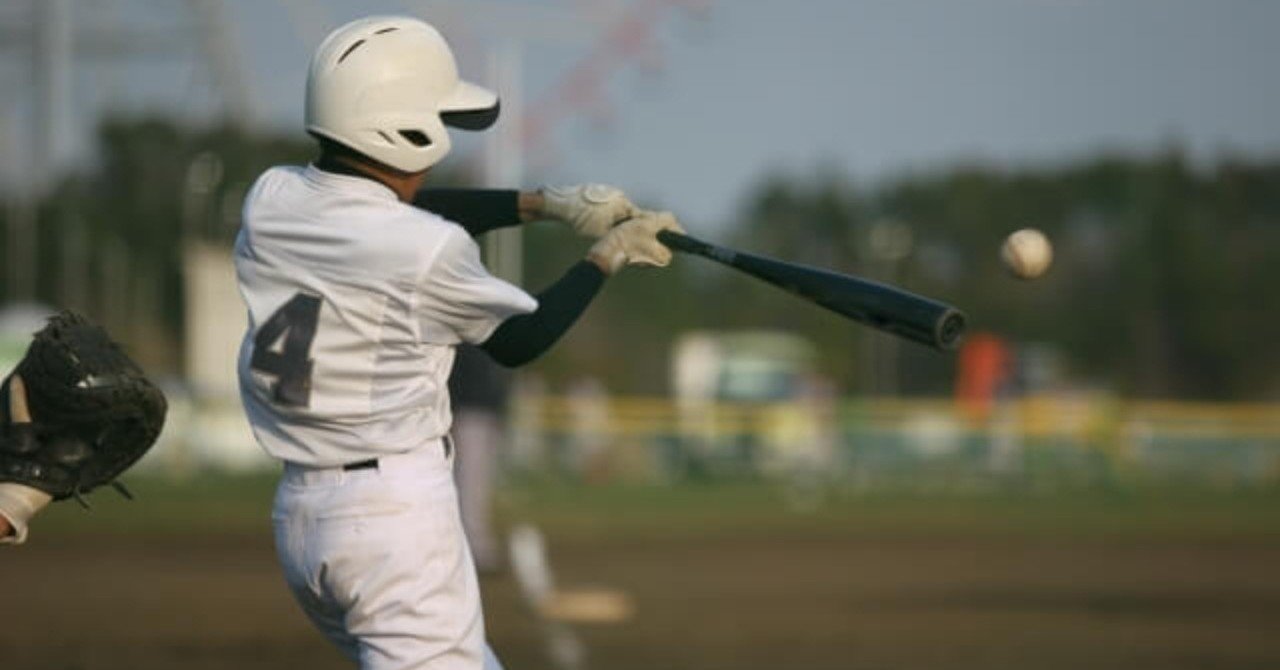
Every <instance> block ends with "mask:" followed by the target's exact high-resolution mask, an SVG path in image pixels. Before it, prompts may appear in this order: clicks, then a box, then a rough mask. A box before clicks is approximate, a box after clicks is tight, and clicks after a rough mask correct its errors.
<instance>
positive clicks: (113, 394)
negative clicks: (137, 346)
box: [0, 312, 167, 500]
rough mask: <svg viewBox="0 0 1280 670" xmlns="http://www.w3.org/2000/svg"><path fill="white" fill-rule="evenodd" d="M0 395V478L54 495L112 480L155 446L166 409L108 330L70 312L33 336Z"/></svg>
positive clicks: (75, 492)
mask: <svg viewBox="0 0 1280 670" xmlns="http://www.w3.org/2000/svg"><path fill="white" fill-rule="evenodd" d="M24 387H25V394H24V393H23V388H24ZM24 395H25V400H26V402H22V400H23V396H24ZM0 396H3V398H2V400H3V402H0V408H3V411H4V412H5V413H6V416H5V417H4V418H5V421H4V435H2V436H0V438H3V439H0V482H14V483H18V484H24V485H26V486H30V487H32V488H37V489H40V490H41V491H44V492H46V493H48V494H49V495H51V496H53V498H54V500H61V499H63V498H67V497H70V496H75V497H76V498H79V497H80V495H81V494H82V493H87V492H89V491H91V490H93V489H94V488H96V487H98V486H101V485H103V484H109V483H110V484H114V483H115V479H116V477H118V476H119V475H120V473H122V472H124V471H125V470H126V469H128V468H129V466H131V465H133V464H134V463H135V462H137V460H138V459H139V458H141V457H142V455H143V454H145V453H146V452H147V450H148V449H150V448H151V445H152V444H154V443H155V440H156V437H157V436H158V435H159V434H160V428H161V427H162V426H163V425H164V416H165V410H166V408H167V406H166V403H165V399H164V395H163V394H162V393H161V392H160V390H159V389H158V388H156V387H155V385H154V384H152V383H151V382H150V381H149V380H148V379H147V378H146V376H145V375H144V374H143V373H142V370H141V369H139V368H138V366H137V365H136V364H135V363H134V362H133V361H132V360H130V359H129V357H128V356H126V355H125V353H124V352H123V351H121V350H120V347H119V346H118V345H116V343H114V342H112V341H111V338H110V337H108V336H107V333H106V331H104V330H103V329H102V328H100V327H98V326H96V325H94V324H93V323H91V322H90V321H89V320H87V319H85V318H84V317H82V316H80V315H79V314H75V313H74V312H62V313H60V314H58V315H57V316H54V317H53V318H51V319H50V320H49V323H48V325H46V326H45V327H44V329H42V330H41V331H40V332H38V333H36V335H35V339H34V340H32V342H31V346H30V347H29V348H28V349H27V354H26V356H24V357H23V359H22V361H20V362H19V363H18V367H17V368H16V369H15V370H14V372H13V374H11V375H10V376H9V377H8V378H7V379H5V381H4V385H3V387H0ZM122 492H123V490H122Z"/></svg>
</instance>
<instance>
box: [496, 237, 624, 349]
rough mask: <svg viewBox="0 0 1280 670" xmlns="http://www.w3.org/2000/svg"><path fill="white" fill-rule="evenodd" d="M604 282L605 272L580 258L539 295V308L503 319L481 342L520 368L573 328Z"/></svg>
mask: <svg viewBox="0 0 1280 670" xmlns="http://www.w3.org/2000/svg"><path fill="white" fill-rule="evenodd" d="M603 285H604V272H602V271H601V270H600V268H599V267H597V266H596V264H595V263H592V262H591V261H585V260H584V261H580V262H578V263H577V264H575V265H574V266H573V267H571V268H569V271H568V272H566V273H564V276H563V277H561V278H560V280H559V281H557V282H556V283H554V284H552V285H551V286H550V287H548V288H547V290H545V291H543V292H542V293H539V294H538V309H536V310H534V311H533V312H531V313H529V314H521V315H519V316H513V317H511V318H510V319H507V320H506V321H503V322H502V325H500V326H498V329H497V330H495V331H493V335H491V336H489V339H488V340H485V342H484V344H481V345H480V348H481V349H484V350H485V351H486V352H487V353H488V354H489V356H491V357H492V358H493V360H495V361H497V362H499V363H501V364H502V365H505V366H507V367H512V368H513V367H517V366H520V365H524V364H525V363H528V362H529V361H532V360H533V359H535V358H537V357H538V356H541V355H542V354H543V353H544V352H545V351H546V350H547V349H550V348H551V345H553V344H555V343H556V340H559V339H560V336H562V335H564V334H565V331H567V330H569V326H572V325H573V323H574V322H575V321H577V320H578V317H579V316H582V312H583V311H584V310H586V309H587V305H589V304H591V300H592V298H595V297H596V293H599V292H600V287H601V286H603Z"/></svg>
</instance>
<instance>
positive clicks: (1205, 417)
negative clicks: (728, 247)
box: [510, 394, 1280, 486]
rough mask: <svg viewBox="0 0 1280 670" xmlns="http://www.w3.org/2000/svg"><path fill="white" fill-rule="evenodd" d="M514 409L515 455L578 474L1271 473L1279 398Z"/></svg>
mask: <svg viewBox="0 0 1280 670" xmlns="http://www.w3.org/2000/svg"><path fill="white" fill-rule="evenodd" d="M510 418H511V435H512V442H513V444H512V454H511V455H512V463H513V465H514V466H515V467H517V468H524V469H530V470H552V471H560V472H563V473H566V474H569V475H578V476H584V477H641V478H643V477H660V478H679V477H698V476H707V477H714V476H770V475H775V474H781V475H797V474H804V475H805V476H811V477H812V476H817V477H824V478H832V479H847V480H849V481H856V482H862V483H865V484H867V485H876V484H911V485H921V486H940V485H941V486H946V485H967V484H972V483H981V482H992V481H999V480H1010V481H1020V482H1030V483H1044V484H1053V483H1055V482H1073V483H1080V484H1099V485H1102V484H1111V483H1119V482H1126V481H1152V482H1203V483H1210V484H1224V485H1259V484H1261V485H1274V484H1276V483H1280V403H1190V402H1167V401H1128V400H1120V399H1115V398H1109V397H1090V396H1080V397H1056V396H1043V397H1028V398H1023V399H1018V400H1011V401H1006V402H999V403H994V404H992V405H990V406H987V407H972V406H965V405H962V404H958V403H956V402H954V401H951V400H932V399H925V400H919V399H888V398H862V399H845V400H836V399H818V400H811V401H796V402H785V403H763V404H745V403H732V404H731V403H711V402H676V401H674V400H671V399H667V398H658V397H605V396H603V395H598V394H597V395H592V394H583V395H578V396H541V397H539V396H529V395H526V396H518V397H517V398H515V402H514V404H513V408H512V414H511V417H510Z"/></svg>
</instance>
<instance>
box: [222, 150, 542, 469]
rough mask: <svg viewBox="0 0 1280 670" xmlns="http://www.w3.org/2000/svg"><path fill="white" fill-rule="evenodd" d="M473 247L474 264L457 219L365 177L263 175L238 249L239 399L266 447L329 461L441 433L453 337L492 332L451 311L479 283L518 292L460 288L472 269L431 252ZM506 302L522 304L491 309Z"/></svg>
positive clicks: (307, 172) (294, 172) (306, 172)
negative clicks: (462, 272) (241, 309)
mask: <svg viewBox="0 0 1280 670" xmlns="http://www.w3.org/2000/svg"><path fill="white" fill-rule="evenodd" d="M472 255H475V256H476V259H477V261H476V264H477V265H478V252H477V251H476V250H475V243H474V242H473V241H472V240H471V239H470V237H468V236H467V234H466V232H465V231H463V230H462V229H461V228H460V227H459V226H457V225H455V224H453V223H450V222H448V221H446V220H444V219H442V218H440V217H438V216H435V215H433V214H430V213H428V212H424V211H421V210H418V209H416V208H413V207H411V206H409V205H406V204H404V203H401V202H399V200H398V199H397V198H396V196H395V194H394V193H393V192H392V191H391V190H390V189H389V188H387V187H385V186H383V185H382V184H379V183H377V182H374V181H372V180H369V179H364V178H361V177H355V176H347V175H339V174H334V173H330V172H325V171H321V170H318V169H316V168H315V167H306V168H299V167H277V168H272V169H271V170H268V171H267V172H266V173H264V174H263V175H262V177H260V178H259V180H258V182H257V183H256V184H255V185H254V187H253V189H252V190H251V191H250V193H249V195H248V197H247V198H246V201H245V207H244V216H243V227H242V229H241V231H240V235H239V237H238V239H237V241H236V250H235V262H236V273H237V276H238V279H239V282H240V290H241V293H242V295H243V297H244V300H245V303H246V305H247V306H248V309H249V330H248V332H247V333H246V336H245V339H244V342H243V345H242V347H241V353H240V360H239V373H240V380H241V394H242V398H243V400H244V404H245V409H246V412H247V413H248V416H249V419H250V423H251V424H252V426H253V428H254V432H255V434H256V435H257V437H258V439H259V442H261V443H262V445H263V447H264V448H265V449H266V450H267V451H268V452H269V453H271V454H272V455H274V456H277V457H279V458H282V459H285V460H289V461H294V462H300V463H305V464H309V465H334V464H339V463H344V462H351V461H353V460H360V459H361V458H368V457H370V456H376V455H377V454H378V453H394V452H398V451H404V450H406V449H409V448H412V446H414V444H415V443H418V442H421V441H423V440H427V439H430V438H433V437H438V436H440V435H442V434H444V433H445V432H446V431H447V430H448V427H449V421H450V416H449V409H448V395H447V390H446V389H445V386H444V384H445V380H446V379H447V377H448V373H449V369H450V366H451V365H452V361H453V346H452V345H454V344H457V343H458V342H459V341H460V340H461V339H464V338H466V337H467V335H468V334H470V335H472V336H473V337H481V338H482V337H487V334H488V332H485V331H491V328H490V327H489V324H488V323H487V322H486V323H482V324H476V327H477V331H476V332H474V333H468V332H466V331H467V328H468V324H467V323H462V324H461V325H460V324H459V323H457V320H456V319H451V314H452V312H456V311H464V312H465V311H466V310H467V303H479V304H483V303H484V302H485V301H486V295H485V292H486V290H489V289H493V290H497V291H499V292H502V291H504V290H505V291H514V292H515V293H516V294H518V296H515V297H513V296H505V295H504V296H503V297H504V298H509V299H512V300H514V301H515V302H517V303H518V302H519V298H520V297H523V298H524V299H525V300H528V297H527V296H525V295H524V294H523V292H520V291H519V289H516V288H515V287H511V286H510V285H505V284H498V285H494V284H493V282H496V280H493V279H492V278H491V277H488V276H487V274H486V276H485V277H483V278H480V279H481V281H477V282H471V283H468V284H467V285H466V287H465V289H464V290H458V289H459V287H458V286H454V284H456V283H457V282H456V281H454V280H456V279H468V278H467V277H461V278H458V277H453V276H452V275H453V274H457V273H454V272H450V267H451V265H450V263H449V262H438V261H440V259H441V258H442V257H446V258H449V257H459V256H462V257H466V258H467V259H469V258H470V256H472ZM473 284H474V285H473ZM528 308H529V309H531V308H532V307H531V306H529V307H528ZM512 311H514V312H518V311H527V310H525V309H514V310H511V311H509V312H506V313H500V314H499V315H498V316H505V315H506V314H509V313H511V312H512ZM495 318H497V317H495ZM494 325H496V324H494Z"/></svg>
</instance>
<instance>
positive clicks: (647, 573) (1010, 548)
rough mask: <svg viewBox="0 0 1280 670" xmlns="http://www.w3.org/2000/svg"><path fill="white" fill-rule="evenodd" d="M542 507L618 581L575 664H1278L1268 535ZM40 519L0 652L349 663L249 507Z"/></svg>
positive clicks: (561, 567)
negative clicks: (579, 519) (169, 526)
mask: <svg viewBox="0 0 1280 670" xmlns="http://www.w3.org/2000/svg"><path fill="white" fill-rule="evenodd" d="M695 511H696V510H695ZM105 514H106V516H107V517H108V520H107V521H106V522H104V524H105V525H107V526H108V527H112V524H111V522H110V519H109V517H110V516H111V514H113V512H111V511H108V512H106V513H105ZM895 514H896V513H895ZM530 515H531V516H533V517H537V516H538V514H536V513H530ZM544 516H545V517H547V518H546V519H545V522H544V528H545V529H546V530H547V533H548V539H549V542H550V546H551V551H552V559H553V563H554V565H555V569H556V571H557V573H558V575H559V576H560V578H561V581H562V582H566V583H572V584H579V585H607V586H611V587H617V588H622V589H625V590H627V591H628V592H630V593H631V595H632V596H633V597H634V598H635V600H636V605H637V617H636V618H635V620H633V621H632V622H630V623H628V624H624V625H618V626H602V627H599V628H587V629H583V636H584V639H585V641H586V642H587V647H588V650H589V661H590V663H589V667H592V668H602V669H614V670H620V669H629V668H636V669H640V668H645V669H652V668H663V669H684V668H688V669H691V670H692V669H695V668H697V669H709V668H714V669H719V668H725V669H738V670H751V669H755V668H761V669H764V668H769V669H771V670H776V669H777V668H803V669H812V670H822V669H827V668H831V669H835V668H955V669H960V668H975V669H976V668H986V669H989V668H1071V669H1073V670H1075V669H1077V668H1081V667H1089V668H1139V667H1141V668H1207V667H1213V668H1272V667H1280V636H1277V635H1276V634H1275V631H1277V630H1280V574H1278V573H1277V566H1280V537H1277V536H1276V535H1275V534H1273V533H1271V532H1261V531H1259V532H1251V533H1244V532H1234V531H1233V532H1223V533H1196V532H1190V531H1188V532H1160V533H1146V534H1144V533H1132V532H1130V533H1122V534H1117V533H1087V532H1039V533H1035V532H1012V531H1007V530H999V531H992V530H991V529H989V528H988V529H981V530H980V531H976V532H958V531H957V529H956V528H955V527H948V528H941V529H939V528H923V529H922V528H918V527H914V526H912V525H909V524H907V525H903V526H902V527H899V528H896V529H893V530H887V529H885V528H883V527H881V526H882V525H883V524H878V523H857V522H849V521H847V519H846V522H840V521H839V517H833V518H832V519H831V520H821V521H814V520H809V521H804V522H797V523H794V524H792V523H787V522H785V521H777V520H775V521H772V522H769V523H766V524H761V525H760V526H759V527H755V528H753V527H752V526H751V525H750V524H740V525H735V524H717V525H715V526H707V527H705V528H703V530H699V529H698V528H699V527H698V526H697V525H696V524H694V525H693V526H677V525H676V524H672V525H671V527H672V528H674V529H675V530H673V531H672V532H670V533H666V532H662V531H661V530H660V529H661V525H658V526H653V525H649V524H631V525H630V526H628V525H627V522H626V521H625V519H626V513H625V511H621V512H619V517H618V518H619V519H621V521H619V522H618V523H619V524H620V525H619V526H618V528H619V530H616V531H614V532H609V531H605V530H600V528H607V527H609V526H610V524H609V522H608V519H603V520H601V521H600V525H599V526H598V527H597V526H595V525H591V524H580V523H573V522H572V520H570V521H564V522H558V521H556V519H555V518H554V517H555V515H554V514H551V513H546V514H544ZM898 516H903V515H898ZM905 517H906V518H910V517H911V515H910V514H907V515H905ZM886 518H887V517H886ZM1202 522H1203V523H1208V522H1207V521H1204V520H1202ZM1224 523H1226V520H1224ZM48 525H49V527H48V528H45V529H43V530H44V532H43V533H42V534H40V533H38V534H37V535H36V536H35V538H34V542H33V543H32V544H30V545H28V546H26V547H23V548H20V549H17V550H5V551H2V552H0V588H2V589H3V591H4V593H5V596H6V601H7V604H8V605H9V607H7V608H6V614H4V615H3V619H2V620H3V624H2V625H0V667H4V668H6V669H8V668H14V669H22V670H26V669H46V668H48V669H51V670H115V669H121V670H123V669H125V668H128V669H131V670H148V669H151V668H175V667H181V668H184V669H187V670H200V669H204V668H238V669H242V670H256V669H259V668H262V669H265V668H314V669H316V670H324V669H325V668H344V667H348V666H347V665H346V664H345V663H344V662H343V661H342V660H341V659H340V658H338V657H337V656H336V654H335V653H334V652H333V651H331V650H330V649H329V648H328V647H327V646H326V644H325V643H324V642H323V641H322V640H321V639H320V638H319V636H318V635H317V634H315V633H313V632H312V631H311V629H310V628H309V627H308V624H307V623H306V622H305V621H304V620H303V618H302V616H301V614H300V613H299V612H298V611H297V610H296V609H295V608H294V606H293V603H292V602H291V601H290V600H289V596H288V595H287V593H286V592H285V590H284V587H283V585H282V583H281V582H280V579H279V576H278V574H277V572H276V567H275V563H274V557H273V555H272V551H271V547H270V544H269V542H270V540H269V536H268V534H267V532H266V528H265V526H262V527H261V528H260V529H259V528H255V527H254V526H256V525H257V522H256V521H253V520H251V521H247V522H245V523H244V524H240V525H236V524H230V525H232V526H235V527H230V528H228V527H224V528H221V529H219V530H211V531H207V532H203V533H197V532H175V531H172V530H166V531H163V532H150V531H145V530H135V531H128V530H119V531H117V530H114V529H113V530H112V531H111V532H92V531H85V530H83V529H81V527H80V526H79V525H78V522H77V524H74V525H72V524H59V523H51V524H48ZM224 525H226V524H224ZM1210 527H1216V526H1212V525H1211V526H1210ZM624 530H625V532H624ZM1264 531H1265V528H1264ZM485 591H486V598H487V608H488V621H489V629H490V633H491V635H490V636H491V639H492V641H493V644H494V646H495V648H496V649H497V650H498V652H499V654H500V655H501V656H502V657H503V659H504V661H505V662H506V664H507V666H508V667H509V668H511V669H512V670H527V669H529V668H547V667H550V666H549V663H548V662H547V660H546V656H545V653H544V647H543V643H542V641H541V639H540V638H539V632H538V628H537V626H536V624H535V622H534V621H533V620H532V619H531V618H530V616H529V615H528V613H527V612H526V611H525V610H524V609H523V608H522V606H521V605H520V603H519V602H518V599H517V598H516V594H515V588H514V585H513V584H512V583H511V582H510V580H509V578H507V577H502V576H499V577H495V578H491V579H488V580H487V581H486V582H485Z"/></svg>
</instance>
